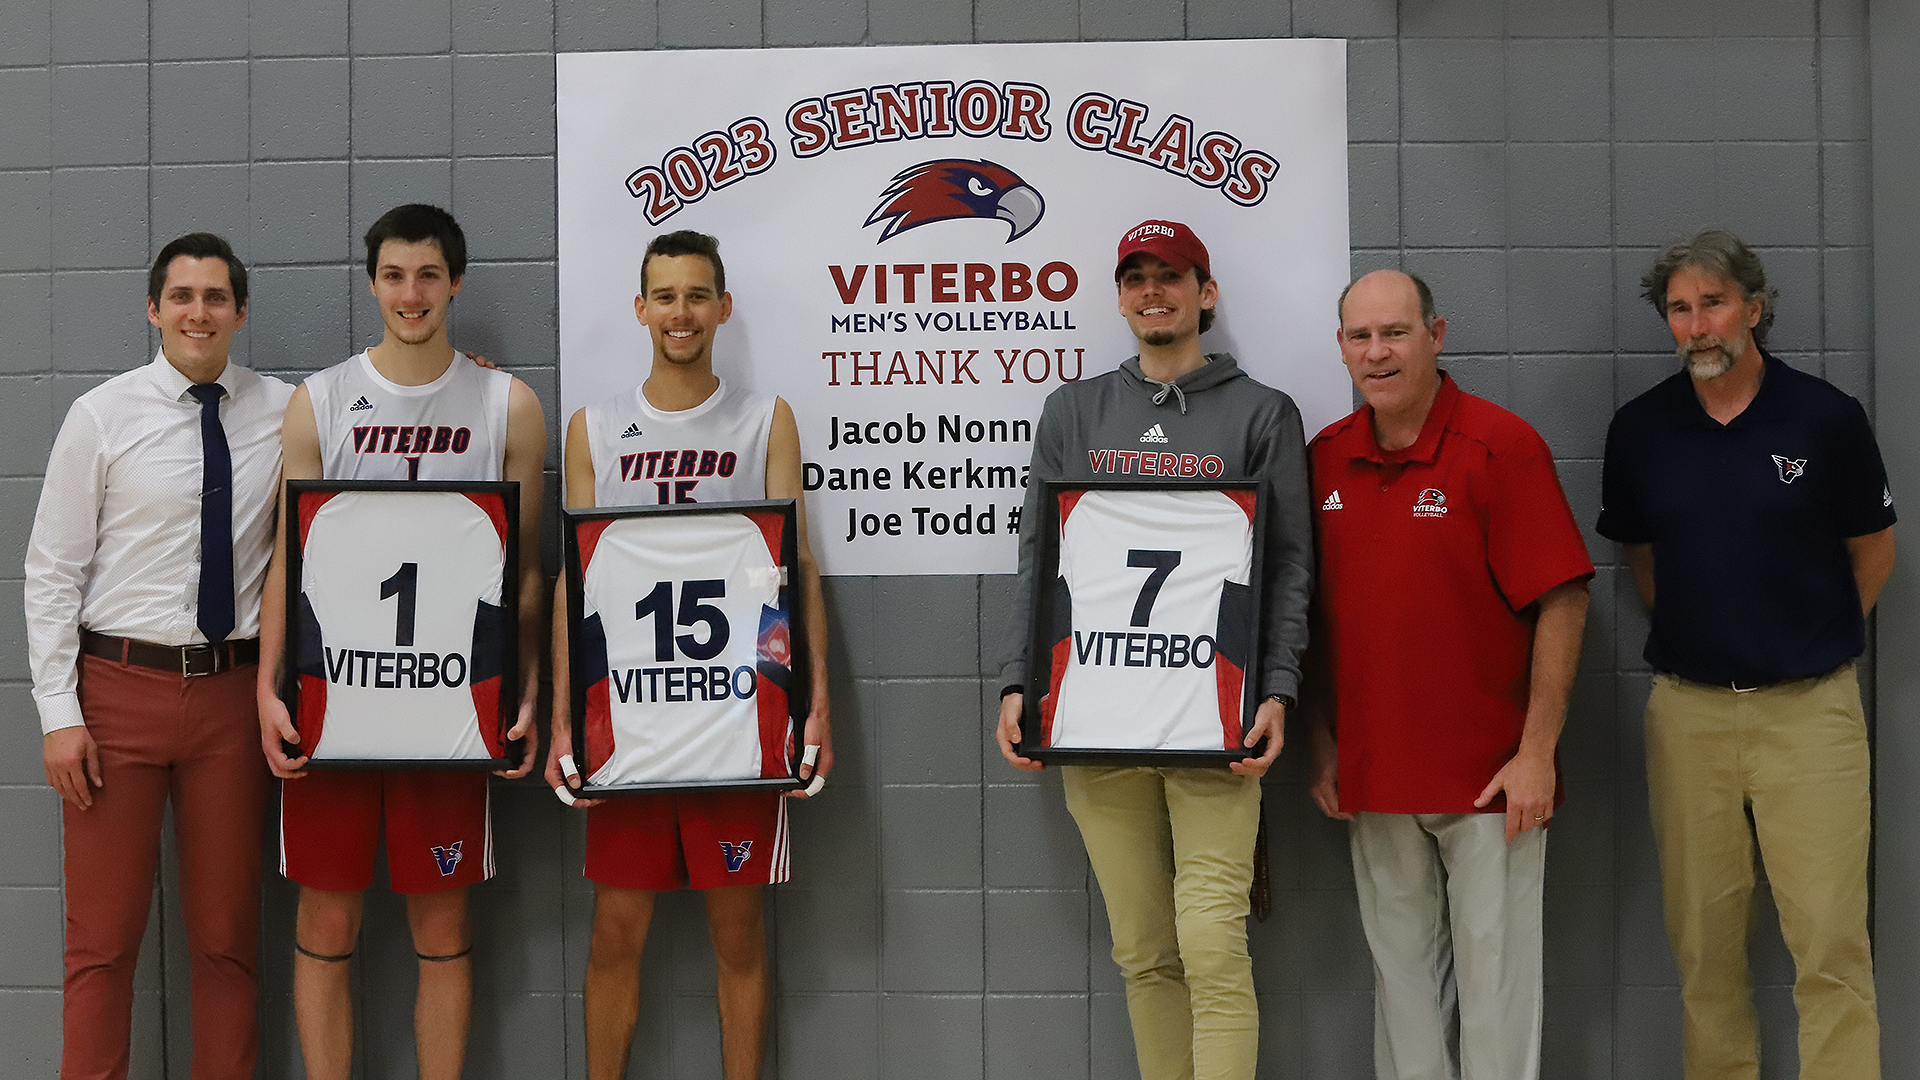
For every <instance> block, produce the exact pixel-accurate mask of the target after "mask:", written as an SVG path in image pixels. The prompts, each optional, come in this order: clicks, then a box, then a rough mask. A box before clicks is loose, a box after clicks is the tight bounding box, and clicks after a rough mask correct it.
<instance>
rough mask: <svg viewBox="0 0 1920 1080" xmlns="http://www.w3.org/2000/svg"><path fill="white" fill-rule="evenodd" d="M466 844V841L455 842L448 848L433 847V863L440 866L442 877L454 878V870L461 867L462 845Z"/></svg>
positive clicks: (436, 845)
mask: <svg viewBox="0 0 1920 1080" xmlns="http://www.w3.org/2000/svg"><path fill="white" fill-rule="evenodd" d="M464 843H466V841H465V840H455V841H454V842H453V843H451V844H448V845H447V846H446V847H441V846H440V845H439V844H435V845H433V849H432V850H433V861H434V862H436V863H439V864H440V876H441V877H452V876H453V871H454V869H455V868H456V867H458V866H459V865H460V859H461V855H460V845H461V844H464Z"/></svg>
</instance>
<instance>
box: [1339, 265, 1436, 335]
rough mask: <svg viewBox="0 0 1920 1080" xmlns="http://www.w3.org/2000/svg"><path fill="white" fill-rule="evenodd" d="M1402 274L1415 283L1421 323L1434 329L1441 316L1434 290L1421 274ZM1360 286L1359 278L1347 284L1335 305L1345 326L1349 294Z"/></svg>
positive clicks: (1414, 289) (1403, 272)
mask: <svg viewBox="0 0 1920 1080" xmlns="http://www.w3.org/2000/svg"><path fill="white" fill-rule="evenodd" d="M1371 273H1373V271H1371V270H1369V271H1367V274H1371ZM1400 273H1402V274H1406V276H1407V277H1408V278H1409V279H1410V280H1411V281H1412V282H1413V291H1414V292H1416V293H1418V294H1420V321H1421V322H1423V323H1425V324H1426V325H1427V327H1428V329H1432V327H1433V320H1435V319H1437V318H1439V314H1438V312H1437V311H1436V310H1435V309H1434V306H1433V290H1432V289H1431V288H1429V287H1428V286H1427V282H1426V279H1425V278H1423V277H1421V276H1420V275H1419V274H1409V273H1407V272H1406V271H1405V270H1402V271H1400ZM1367 274H1361V275H1360V277H1366V276H1367ZM1358 284H1360V278H1358V277H1357V278H1354V279H1353V280H1352V281H1349V282H1347V287H1346V288H1344V289H1341V290H1340V300H1339V302H1338V303H1336V304H1335V305H1334V308H1333V310H1334V314H1336V315H1338V316H1339V318H1340V322H1341V323H1343V324H1344V323H1345V322H1346V321H1347V294H1348V293H1350V292H1352V291H1353V287H1354V286H1355V285H1358Z"/></svg>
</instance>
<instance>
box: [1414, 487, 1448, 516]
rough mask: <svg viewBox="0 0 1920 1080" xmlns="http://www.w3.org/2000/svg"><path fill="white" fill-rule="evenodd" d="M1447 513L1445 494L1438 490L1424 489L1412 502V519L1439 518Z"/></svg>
mask: <svg viewBox="0 0 1920 1080" xmlns="http://www.w3.org/2000/svg"><path fill="white" fill-rule="evenodd" d="M1446 512H1447V493H1446V492H1444V491H1441V490H1440V489H1439V488H1424V489H1422V490H1421V492H1420V495H1419V497H1417V498H1415V499H1414V500H1413V516H1414V517H1440V516H1442V515H1444V514H1445V513H1446Z"/></svg>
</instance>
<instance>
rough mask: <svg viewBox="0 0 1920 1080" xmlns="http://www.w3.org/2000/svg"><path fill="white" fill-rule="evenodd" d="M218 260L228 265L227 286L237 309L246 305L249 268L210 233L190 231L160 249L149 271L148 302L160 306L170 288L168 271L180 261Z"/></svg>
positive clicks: (231, 249) (231, 248)
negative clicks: (230, 290)
mask: <svg viewBox="0 0 1920 1080" xmlns="http://www.w3.org/2000/svg"><path fill="white" fill-rule="evenodd" d="M182 257H185V258H188V259H219V260H221V261H223V262H225V263H226V264H227V284H228V286H229V287H230V288H231V289H232V291H233V304H234V306H235V307H236V308H241V309H244V308H245V307H246V306H247V268H246V265H245V264H244V263H242V262H241V261H240V257H239V256H238V255H235V254H234V253H233V247H232V245H230V244H228V243H227V242H226V241H225V240H223V239H221V238H220V237H218V236H215V235H214V234H212V233H210V232H190V233H188V234H187V235H185V236H182V237H178V238H176V239H174V240H173V241H172V242H170V243H168V244H167V246H166V247H163V248H161V249H160V254H159V255H157V256H155V257H154V260H153V269H151V270H148V271H147V299H148V300H151V301H153V306H155V307H159V306H160V292H161V290H162V289H165V288H166V287H167V268H168V267H169V266H172V265H173V260H175V259H178V258H182Z"/></svg>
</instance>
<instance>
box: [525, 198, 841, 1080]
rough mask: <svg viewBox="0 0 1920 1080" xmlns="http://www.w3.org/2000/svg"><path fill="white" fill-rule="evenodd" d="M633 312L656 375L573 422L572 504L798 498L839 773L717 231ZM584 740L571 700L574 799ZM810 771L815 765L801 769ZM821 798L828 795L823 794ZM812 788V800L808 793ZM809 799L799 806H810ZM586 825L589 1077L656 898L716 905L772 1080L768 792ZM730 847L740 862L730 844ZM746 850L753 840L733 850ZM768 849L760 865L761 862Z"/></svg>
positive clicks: (598, 1071) (629, 986)
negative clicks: (743, 374) (720, 342)
mask: <svg viewBox="0 0 1920 1080" xmlns="http://www.w3.org/2000/svg"><path fill="white" fill-rule="evenodd" d="M633 307H634V313H635V314H636V315H637V316H639V319H640V322H641V323H642V324H643V325H644V326H646V328H647V332H648V334H649V335H650V336H651V337H652V339H653V370H652V372H651V374H649V375H648V377H647V380H646V381H645V382H643V383H641V384H640V385H639V386H638V387H635V388H634V389H633V390H632V391H629V392H627V393H624V394H621V395H619V396H617V397H615V398H612V399H610V400H608V401H606V402H602V403H600V404H598V405H590V406H588V407H586V408H584V409H581V410H580V411H578V412H576V413H574V414H573V419H572V420H571V421H570V422H569V423H568V425H567V450H566V504H567V505H568V506H570V507H584V506H623V505H635V504H660V503H684V502H732V501H741V500H752V499H793V500H794V501H795V502H796V503H797V504H798V506H799V534H800V535H799V537H798V541H799V543H798V550H799V558H800V568H801V574H800V602H801V603H802V604H803V605H804V606H805V610H806V626H807V645H808V650H807V652H808V660H809V663H810V665H811V671H810V678H809V684H810V686H811V688H812V699H811V702H810V705H809V713H808V717H807V722H806V728H805V732H804V739H805V743H806V745H807V746H808V747H810V748H811V747H818V748H819V756H818V760H817V768H816V769H815V770H814V772H812V773H811V774H808V775H804V776H803V777H802V778H803V779H810V778H812V777H820V778H824V777H825V776H826V775H827V773H828V772H829V771H830V770H832V768H833V740H832V736H831V734H830V732H829V730H828V723H827V665H826V654H827V629H826V625H827V624H826V607H825V604H824V602H823V600H822V597H821V592H820V572H819V570H818V568H817V567H816V566H815V564H814V560H813V552H812V549H811V547H810V546H809V544H808V541H807V515H806V506H805V503H804V502H802V501H801V481H800V432H799V428H798V427H797V426H796V425H795V423H794V419H793V411H792V410H791V409H790V408H788V407H787V403H786V402H785V401H782V400H781V399H779V398H777V397H776V398H771V399H769V398H766V397H761V396H759V395H756V394H751V393H748V392H747V391H746V390H745V389H744V388H742V387H738V386H733V385H731V384H729V383H728V382H727V381H726V380H724V379H721V378H719V377H718V376H716V375H714V373H713V338H714V333H715V332H716V331H717V330H718V329H719V327H720V324H721V323H724V322H726V321H727V318H728V316H729V315H731V314H732V311H733V298H732V296H730V295H729V294H728V293H727V291H726V269H725V268H724V267H723V266H722V264H721V262H720V249H719V244H718V242H717V241H715V240H714V238H713V237H710V236H705V235H702V234H701V233H697V232H692V231H681V232H675V233H668V234H666V235H663V236H660V237H657V238H655V239H654V241H653V243H651V244H649V245H648V246H647V252H646V255H645V256H643V257H642V260H641V270H640V294H639V295H638V296H636V297H634V302H633ZM557 605H558V606H556V608H555V609H554V627H555V633H554V657H555V660H554V672H555V678H556V679H562V678H565V674H564V673H565V672H566V671H567V670H568V659H567V651H566V650H567V632H566V618H567V615H566V594H565V592H564V591H561V592H559V593H558V594H557ZM572 746H573V739H572V729H571V726H570V721H569V717H568V703H567V698H566V695H564V694H555V695H554V710H553V740H552V746H551V749H550V750H549V753H548V757H547V782H548V783H550V784H552V785H553V786H554V787H555V788H559V787H561V786H562V785H563V784H566V785H571V786H572V787H575V788H578V787H579V786H580V783H581V778H580V777H579V775H578V774H577V773H576V772H574V771H572V770H570V769H568V770H563V767H562V758H563V757H566V760H567V761H568V762H570V761H571V760H572V759H571V757H570V755H571V753H572ZM802 772H803V773H805V772H806V770H805V768H804V767H803V769H802ZM812 790H814V791H817V790H819V789H818V786H817V785H815V786H814V787H813V788H812ZM796 794H799V793H796ZM803 797H804V796H803ZM576 805H585V806H588V807H590V809H589V810H588V818H587V856H586V873H587V877H588V878H590V879H592V880H593V882H594V916H593V947H592V953H591V956H590V958H589V960H588V962H587V979H586V1013H587V1017H586V1020H587V1075H588V1076H589V1077H590V1078H592V1080H614V1078H617V1077H621V1076H624V1075H626V1068H627V1053H628V1050H629V1049H630V1048H631V1046H632V1043H633V1027H634V1023H635V1021H636V1020H637V1019H638V1018H639V1014H640V955H641V951H642V949H643V948H644V947H645V945H646V940H647V926H648V924H649V922H650V921H651V920H652V918H653V901H654V894H655V893H656V892H659V891H661V890H670V889H678V888H686V887H689V886H691V887H692V888H696V889H700V890H702V891H703V893H704V894H705V899H706V905H707V923H708V926H709V929H710V930H711V932H712V939H713V946H714V956H715V960H716V961H717V968H718V972H719V1006H720V1042H721V1046H720V1058H721V1064H722V1067H723V1069H724V1072H725V1075H726V1077H727V1080H755V1078H757V1077H758V1076H759V1075H760V1063H761V1056H762V1050H763V1046H762V1042H763V1040H764V1038H765V1034H766V1027H767V1009H768V1003H769V989H770V986H771V980H770V977H769V974H768V964H767V944H766V922H765V915H764V910H763V908H762V892H763V886H766V885H771V884H777V883H778V882H781V881H785V880H786V878H787V864H786V860H785V858H784V857H775V855H774V854H773V853H775V852H784V851H785V849H786V824H787V822H786V804H785V802H784V801H783V799H782V797H781V796H780V795H777V794H772V793H767V792H738V791H730V792H714V793H697V794H662V795H625V796H620V797H618V798H614V799H606V800H577V801H576ZM722 837H724V839H725V840H726V841H727V842H728V843H729V845H730V846H731V847H732V850H733V851H734V852H736V853H737V852H739V851H741V850H745V851H747V852H748V853H749V854H748V856H747V857H746V858H745V859H740V858H739V857H738V856H737V854H736V856H735V858H732V859H729V858H728V857H727V855H726V849H725V848H723V847H722V845H721V844H720V843H719V842H718V841H719V840H720V839H721V838H722ZM740 839H750V840H751V841H752V846H751V847H750V848H748V847H746V846H745V845H742V844H738V843H737V841H738V840H740ZM760 852H767V853H769V854H768V855H767V856H765V857H755V856H757V855H758V853H760Z"/></svg>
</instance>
